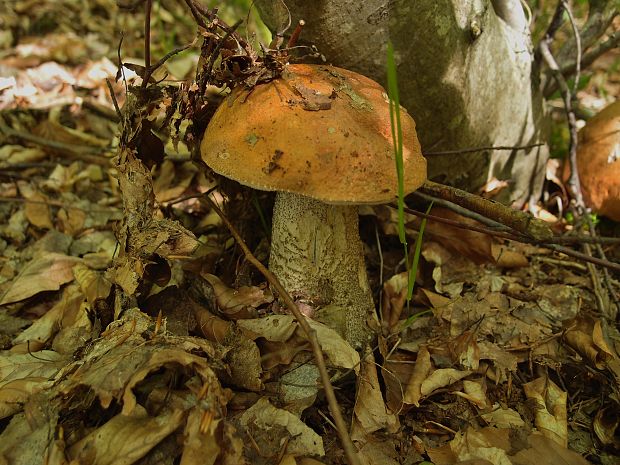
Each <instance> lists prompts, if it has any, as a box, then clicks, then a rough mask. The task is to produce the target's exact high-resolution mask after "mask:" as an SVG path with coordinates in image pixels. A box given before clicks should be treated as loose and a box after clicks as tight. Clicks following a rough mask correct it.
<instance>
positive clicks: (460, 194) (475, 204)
mask: <svg viewBox="0 0 620 465" xmlns="http://www.w3.org/2000/svg"><path fill="white" fill-rule="evenodd" d="M420 190H421V191H422V192H423V193H425V194H428V195H431V196H433V197H438V198H440V199H443V200H447V201H449V202H452V203H455V204H457V205H460V206H461V207H465V208H467V209H468V210H472V211H474V212H476V213H479V214H481V215H483V216H486V217H487V218H492V219H494V220H495V221H497V222H499V223H502V224H504V225H506V226H510V227H511V228H512V229H514V230H515V231H518V232H520V233H521V234H525V235H526V236H529V237H531V238H533V239H536V240H538V241H541V242H544V241H546V240H549V239H551V238H553V232H552V231H551V229H550V228H549V226H548V225H547V223H545V222H544V221H542V220H540V219H538V218H534V217H533V216H532V215H529V214H527V213H525V212H522V211H520V210H514V209H512V208H510V207H507V206H506V205H502V204H501V203H498V202H495V201H493V200H488V199H484V198H482V197H480V196H478V195H475V194H470V193H469V192H466V191H464V190H461V189H457V188H455V187H450V186H444V185H443V184H438V183H436V182H433V181H426V182H425V183H424V184H423V185H422V187H421V188H420Z"/></svg>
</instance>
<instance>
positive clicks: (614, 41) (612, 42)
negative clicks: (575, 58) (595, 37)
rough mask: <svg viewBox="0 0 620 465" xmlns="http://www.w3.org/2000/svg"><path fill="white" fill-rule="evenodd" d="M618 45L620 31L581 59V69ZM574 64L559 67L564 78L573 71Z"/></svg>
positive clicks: (619, 42) (619, 43)
mask: <svg viewBox="0 0 620 465" xmlns="http://www.w3.org/2000/svg"><path fill="white" fill-rule="evenodd" d="M619 45H620V31H616V32H614V33H613V34H611V35H610V36H609V39H607V40H606V41H605V42H602V43H600V44H598V45H597V46H596V47H593V48H592V49H590V50H589V51H588V52H586V53H584V55H583V56H582V57H581V68H582V69H583V68H586V67H588V66H590V65H591V64H592V63H594V62H595V61H596V59H597V58H599V57H600V56H601V55H603V54H604V53H606V52H608V51H609V50H611V49H613V48H617V47H618V46H619ZM575 66H576V65H575V62H572V61H571V62H569V63H566V64H564V65H562V66H561V71H562V74H563V75H564V76H567V75H569V74H570V73H571V72H572V71H573V70H574V69H575Z"/></svg>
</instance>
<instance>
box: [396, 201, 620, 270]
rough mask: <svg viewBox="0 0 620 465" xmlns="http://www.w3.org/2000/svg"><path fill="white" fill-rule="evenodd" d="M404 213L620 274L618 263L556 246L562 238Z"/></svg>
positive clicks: (415, 213)
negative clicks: (542, 237) (541, 237)
mask: <svg viewBox="0 0 620 465" xmlns="http://www.w3.org/2000/svg"><path fill="white" fill-rule="evenodd" d="M472 195H473V194H472ZM483 200H484V199H483ZM506 208H508V207H506ZM404 211H405V212H407V213H411V214H413V215H416V216H420V217H421V218H427V219H429V220H432V221H437V222H438V223H444V224H447V225H450V226H453V227H455V228H460V229H468V230H470V231H475V232H479V233H482V234H487V235H489V236H493V237H497V238H498V239H506V240H509V241H515V242H521V243H523V244H532V245H538V246H540V247H543V248H546V249H550V250H553V251H554V252H558V253H563V254H564V255H568V256H569V257H573V258H577V259H579V260H583V261H584V262H586V263H593V264H595V265H600V266H602V267H605V268H607V269H610V270H614V271H618V272H620V263H616V262H612V261H609V260H607V259H604V258H597V257H592V256H591V255H588V254H585V253H581V252H577V251H576V250H573V249H570V248H568V247H564V246H562V245H558V244H556V243H555V242H556V241H558V242H562V241H561V239H562V238H559V237H552V238H550V239H549V240H548V241H538V240H535V239H533V238H531V237H528V236H526V235H523V234H520V233H516V234H510V233H506V232H502V231H496V230H492V229H487V228H484V227H481V226H475V225H471V224H464V223H459V222H458V221H454V220H450V219H447V218H441V217H439V216H435V215H430V214H427V213H423V212H420V211H417V210H413V209H411V208H407V207H405V209H404ZM582 237H583V236H580V238H582ZM606 239H612V240H613V241H616V240H617V239H616V238H606ZM595 240H596V239H595V238H590V240H589V242H595ZM586 242H588V241H586Z"/></svg>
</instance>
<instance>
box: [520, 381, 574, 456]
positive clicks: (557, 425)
mask: <svg viewBox="0 0 620 465" xmlns="http://www.w3.org/2000/svg"><path fill="white" fill-rule="evenodd" d="M523 389H524V390H525V395H526V396H527V398H528V400H531V401H533V402H535V405H536V411H535V422H534V424H535V425H536V428H537V429H538V431H540V432H541V433H542V434H543V436H545V437H547V438H549V439H552V440H553V441H555V442H557V443H558V444H560V445H561V446H563V447H567V446H568V423H567V413H566V398H567V396H566V392H564V391H562V390H561V389H560V388H559V387H558V386H557V385H556V384H555V383H554V382H553V381H551V380H550V379H549V378H547V377H545V376H541V377H540V378H537V379H535V380H534V381H530V382H529V383H526V384H524V385H523Z"/></svg>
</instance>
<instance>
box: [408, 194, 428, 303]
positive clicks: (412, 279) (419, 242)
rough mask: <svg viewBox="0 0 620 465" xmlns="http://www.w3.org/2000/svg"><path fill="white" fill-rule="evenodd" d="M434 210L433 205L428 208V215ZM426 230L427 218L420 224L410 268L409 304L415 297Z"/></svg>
mask: <svg viewBox="0 0 620 465" xmlns="http://www.w3.org/2000/svg"><path fill="white" fill-rule="evenodd" d="M431 208H433V203H432V202H431V204H430V205H429V206H428V208H427V209H426V214H427V215H428V213H429V212H430V211H431ZM425 228H426V218H423V219H422V223H421V224H420V232H419V233H418V237H416V240H415V251H414V252H413V263H412V264H411V268H409V277H408V278H407V302H409V301H410V300H411V297H413V285H414V284H415V277H416V275H417V274H418V264H419V263H420V253H421V252H422V238H423V237H424V229H425Z"/></svg>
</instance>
